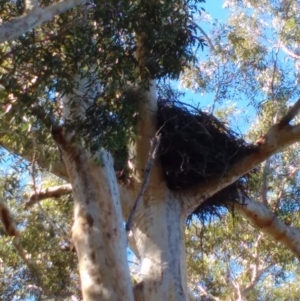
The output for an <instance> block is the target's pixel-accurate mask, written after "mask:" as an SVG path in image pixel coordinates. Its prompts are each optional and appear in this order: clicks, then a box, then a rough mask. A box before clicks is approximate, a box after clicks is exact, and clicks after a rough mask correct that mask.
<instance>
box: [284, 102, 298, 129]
mask: <svg viewBox="0 0 300 301" xmlns="http://www.w3.org/2000/svg"><path fill="white" fill-rule="evenodd" d="M299 111H300V98H299V99H298V100H297V101H296V102H295V103H294V104H293V106H292V107H291V108H290V109H289V111H288V112H287V114H286V115H285V116H283V117H282V118H281V120H280V124H281V125H286V124H288V123H290V122H291V121H292V120H293V119H294V118H295V117H296V115H297V114H298V113H299Z"/></svg>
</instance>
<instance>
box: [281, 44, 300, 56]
mask: <svg viewBox="0 0 300 301" xmlns="http://www.w3.org/2000/svg"><path fill="white" fill-rule="evenodd" d="M280 47H281V49H282V50H283V51H284V52H285V53H286V54H287V55H289V56H290V57H291V58H293V59H296V60H299V59H300V55H299V54H297V53H295V52H293V51H292V50H290V49H288V48H287V47H286V46H284V45H283V44H282V43H281V44H280Z"/></svg>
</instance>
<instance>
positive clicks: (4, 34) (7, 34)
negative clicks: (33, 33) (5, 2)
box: [0, 0, 87, 43]
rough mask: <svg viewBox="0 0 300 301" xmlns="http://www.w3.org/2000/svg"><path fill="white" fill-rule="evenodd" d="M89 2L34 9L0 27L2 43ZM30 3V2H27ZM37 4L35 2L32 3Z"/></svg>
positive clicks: (70, 1)
mask: <svg viewBox="0 0 300 301" xmlns="http://www.w3.org/2000/svg"><path fill="white" fill-rule="evenodd" d="M86 1H87V0H64V1H61V2H57V3H55V4H52V5H49V6H48V7H46V8H40V7H33V8H32V9H31V10H29V11H28V12H27V13H25V14H23V15H22V16H20V17H17V18H14V19H12V20H11V21H8V22H5V23H4V24H1V25H0V43H3V42H5V41H7V42H8V41H11V40H14V39H16V38H17V37H19V36H20V35H22V34H24V33H26V32H27V31H30V30H31V29H33V28H35V27H37V26H39V25H41V24H42V23H44V22H46V21H49V20H51V19H52V18H53V17H54V16H56V15H59V14H62V13H64V12H66V11H68V10H70V9H72V8H73V7H75V6H77V5H81V4H84V3H85V2H86ZM27 2H28V1H27ZM31 3H33V4H34V3H35V2H31Z"/></svg>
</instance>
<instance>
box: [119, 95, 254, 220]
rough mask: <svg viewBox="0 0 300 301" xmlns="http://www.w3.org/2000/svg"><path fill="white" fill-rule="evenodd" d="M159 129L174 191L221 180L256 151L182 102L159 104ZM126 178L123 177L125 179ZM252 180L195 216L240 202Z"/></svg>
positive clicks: (217, 198) (163, 162)
mask: <svg viewBox="0 0 300 301" xmlns="http://www.w3.org/2000/svg"><path fill="white" fill-rule="evenodd" d="M157 126H158V128H159V129H160V133H161V142H160V147H159V151H158V158H159V160H160V162H161V165H162V169H163V173H164V177H165V180H166V183H167V186H168V188H169V189H170V190H173V191H182V190H186V189H188V188H191V187H193V186H195V185H201V184H204V185H205V183H206V182H208V181H209V180H210V179H212V178H214V179H216V177H220V179H221V178H222V176H223V175H224V173H225V172H226V171H227V170H228V168H230V166H232V165H233V164H234V163H235V162H236V161H237V160H238V159H239V158H241V157H243V156H245V155H246V154H247V153H249V152H250V151H251V150H253V147H252V146H251V145H249V144H247V143H246V142H245V140H243V139H242V138H241V137H240V136H239V135H237V134H236V133H235V132H233V131H232V130H230V129H228V128H227V127H226V125H225V124H224V123H223V122H221V121H220V120H218V119H217V118H216V117H214V116H213V115H211V114H208V113H205V112H203V111H201V110H199V109H197V108H194V107H187V106H186V104H183V103H181V102H179V101H167V100H159V102H158V112H157ZM122 161H123V160H122ZM123 166H124V165H123ZM117 170H118V169H117ZM119 170H120V169H119ZM126 174H127V173H126V172H125V173H123V174H122V177H123V179H124V175H125V177H126ZM127 175H128V174H127ZM248 177H249V176H248V175H246V176H244V177H242V178H240V179H239V180H238V181H236V182H235V183H233V184H231V185H230V186H228V187H226V188H224V189H223V190H221V191H220V192H218V193H216V194H215V195H214V196H212V197H210V198H209V199H207V200H206V201H205V202H204V203H203V204H201V205H200V206H199V207H198V208H197V209H196V211H195V212H194V214H196V215H198V216H200V217H201V216H203V214H206V213H215V212H216V209H218V208H220V206H225V205H226V206H228V202H229V203H230V202H238V201H239V199H240V198H239V193H240V192H242V193H245V191H246V184H247V178H248Z"/></svg>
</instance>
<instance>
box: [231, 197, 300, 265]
mask: <svg viewBox="0 0 300 301" xmlns="http://www.w3.org/2000/svg"><path fill="white" fill-rule="evenodd" d="M234 208H235V210H236V211H237V212H239V213H240V214H241V215H243V216H244V217H245V218H247V219H248V220H249V221H251V222H252V223H253V224H254V225H255V226H256V227H258V228H259V229H260V230H261V231H262V232H263V233H265V234H267V235H269V236H270V237H271V238H272V239H273V240H274V241H276V242H279V243H281V244H283V245H284V246H285V247H287V248H288V249H290V250H291V251H292V252H293V253H294V254H295V255H296V256H297V258H298V259H300V229H298V228H294V227H291V226H287V225H286V224H285V223H283V222H282V221H281V220H280V219H279V218H278V217H277V216H276V215H275V214H274V213H272V212H271V211H270V210H269V209H268V208H267V207H265V206H264V205H263V204H261V203H258V202H255V201H254V200H250V199H248V200H246V201H245V205H239V204H235V205H234Z"/></svg>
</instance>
